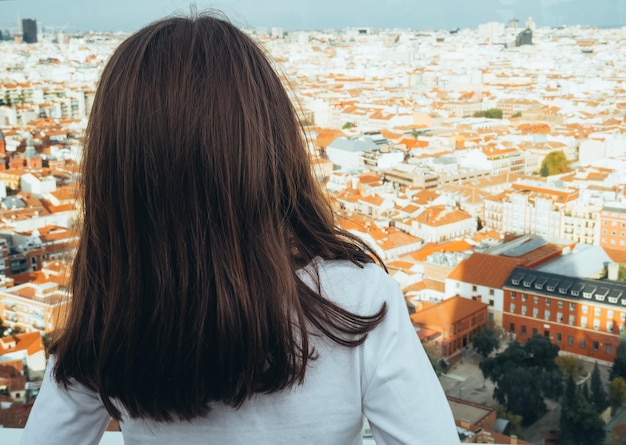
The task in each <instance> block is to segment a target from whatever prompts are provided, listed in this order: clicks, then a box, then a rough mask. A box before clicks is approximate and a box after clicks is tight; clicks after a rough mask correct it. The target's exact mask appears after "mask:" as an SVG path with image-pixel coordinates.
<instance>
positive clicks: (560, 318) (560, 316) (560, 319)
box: [556, 312, 563, 323]
mask: <svg viewBox="0 0 626 445" xmlns="http://www.w3.org/2000/svg"><path fill="white" fill-rule="evenodd" d="M556 321H557V322H558V323H563V312H557V313H556Z"/></svg>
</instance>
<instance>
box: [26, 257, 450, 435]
mask: <svg viewBox="0 0 626 445" xmlns="http://www.w3.org/2000/svg"><path fill="white" fill-rule="evenodd" d="M313 266H317V269H318V270H319V276H320V283H321V287H322V293H323V295H324V296H325V297H326V298H329V299H331V300H332V301H335V302H337V303H338V304H340V305H341V306H342V307H344V308H346V309H348V310H349V311H351V312H354V313H358V314H362V315H372V314H374V313H376V312H377V311H378V310H379V309H380V307H381V305H382V304H383V302H387V315H386V316H385V318H384V320H383V321H382V322H381V324H380V325H379V326H377V327H376V328H375V329H374V330H373V331H371V332H370V333H369V335H368V337H367V340H366V341H365V342H364V343H363V344H362V345H361V346H358V347H355V348H346V347H341V346H338V345H337V344H335V343H333V342H332V341H330V340H329V339H327V338H317V337H311V342H312V343H313V345H314V346H315V348H316V351H317V352H318V353H319V358H318V359H317V360H314V361H311V362H310V365H309V367H308V369H307V372H306V376H305V380H304V383H303V384H302V385H299V386H295V387H294V388H292V389H289V390H285V391H282V392H277V393H273V394H269V395H266V394H259V395H256V396H254V397H253V398H252V399H250V400H249V401H247V402H245V403H244V405H243V406H242V407H241V408H239V409H237V410H235V409H232V408H230V407H228V406H226V405H223V404H215V405H214V406H213V408H212V410H211V411H210V413H209V414H208V415H207V416H206V417H202V418H196V419H194V420H193V421H191V422H185V421H182V422H173V423H162V422H155V421H152V420H144V419H131V418H127V417H124V418H123V421H122V423H121V428H122V434H123V436H124V442H125V444H126V445H132V444H148V443H149V444H172V443H181V444H189V445H192V444H208V445H214V444H218V445H223V444H224V445H239V444H241V445H260V444H268V445H270V444H271V445H278V444H284V445H295V444H320V445H333V444H336V445H357V444H361V442H362V440H361V426H362V415H365V417H367V419H368V420H369V422H370V425H371V429H372V433H373V435H374V439H375V440H376V443H377V445H392V444H406V445H418V444H424V445H426V444H427V445H433V444H437V445H438V444H458V443H459V438H458V435H457V432H456V428H455V425H454V421H453V418H452V414H451V411H450V407H449V405H448V402H447V400H446V398H445V395H444V393H443V390H442V388H441V386H440V384H439V381H438V380H437V377H436V376H435V373H434V372H433V369H432V367H431V365H430V362H429V361H428V358H427V356H426V354H425V353H424V350H423V348H422V346H421V344H420V342H419V340H418V338H417V335H416V333H415V329H414V328H413V326H412V325H411V322H410V319H409V316H408V312H407V309H406V305H405V302H404V299H403V296H402V292H401V290H400V288H399V286H398V284H397V283H396V282H395V281H394V280H393V279H392V278H391V277H389V275H387V274H386V273H385V272H384V271H383V270H382V269H381V268H380V267H378V266H376V265H374V264H368V265H365V267H363V268H359V267H357V266H355V265H353V264H352V263H350V262H347V261H324V260H321V259H316V260H315V261H313V262H312V264H311V265H309V266H307V268H305V269H303V271H301V274H302V275H301V277H302V278H303V279H305V280H306V276H305V274H304V272H305V271H306V270H310V268H312V267H313ZM50 362H52V360H51V361H50ZM155 390H160V391H167V390H168V388H155ZM108 422H109V415H108V413H107V412H106V410H105V409H104V406H103V405H102V402H101V401H100V398H99V396H98V395H97V394H96V393H94V392H92V391H90V390H88V389H86V388H85V387H84V386H82V385H79V384H76V385H74V386H72V387H70V388H69V389H67V390H65V389H64V388H63V387H62V386H59V385H57V383H56V382H55V381H54V380H53V379H52V378H51V375H50V363H49V364H48V369H47V370H46V374H45V377H44V382H43V384H42V388H41V390H40V392H39V396H38V397H37V400H36V403H35V405H34V407H33V410H32V412H31V414H30V418H29V420H28V423H27V424H26V428H25V431H24V434H23V436H22V441H21V443H22V444H43V443H45V444H63V445H65V444H97V443H98V441H99V440H100V437H101V436H102V434H103V431H104V429H105V428H106V426H107V424H108Z"/></svg>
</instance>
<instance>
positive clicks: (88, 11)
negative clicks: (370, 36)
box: [0, 0, 626, 31]
mask: <svg viewBox="0 0 626 445" xmlns="http://www.w3.org/2000/svg"><path fill="white" fill-rule="evenodd" d="M194 3H195V5H196V7H197V9H198V10H205V9H211V8H213V9H218V10H221V11H223V12H224V13H225V14H226V15H227V17H229V18H230V20H231V21H233V22H234V23H235V24H237V25H238V26H241V27H260V26H265V27H268V28H269V27H272V26H279V27H282V28H284V30H285V31H293V30H307V29H331V28H332V29H341V28H345V27H375V28H413V29H456V28H476V27H477V26H478V25H479V24H481V23H486V22H492V21H499V22H503V23H506V22H507V21H508V20H509V19H511V18H514V17H515V18H517V19H519V20H520V23H521V24H523V23H524V22H525V21H526V19H527V18H528V17H529V16H532V17H533V19H534V21H535V23H536V24H537V25H539V26H560V25H591V26H597V27H621V26H626V0H217V1H211V2H209V1H202V0H197V1H195V2H190V1H189V0H187V1H183V0H105V1H102V0H0V30H2V29H10V30H16V23H17V17H18V16H19V17H20V18H21V19H24V18H31V19H36V20H37V21H38V22H39V23H41V24H42V25H43V26H44V27H45V29H56V30H58V29H60V28H61V27H63V26H64V25H66V24H67V28H66V30H67V31H90V30H93V31H135V30H137V29H139V28H140V27H142V26H143V25H145V24H147V23H149V22H151V21H153V20H156V19H158V18H161V17H164V16H167V15H169V14H171V13H173V12H176V11H178V12H182V13H186V12H189V10H190V5H191V4H194Z"/></svg>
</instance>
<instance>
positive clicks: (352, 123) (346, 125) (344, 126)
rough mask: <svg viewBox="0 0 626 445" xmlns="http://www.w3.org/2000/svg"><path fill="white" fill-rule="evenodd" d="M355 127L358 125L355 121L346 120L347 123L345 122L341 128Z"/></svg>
mask: <svg viewBox="0 0 626 445" xmlns="http://www.w3.org/2000/svg"><path fill="white" fill-rule="evenodd" d="M354 127H356V125H355V124H354V122H350V121H348V122H346V123H345V124H343V125H342V126H341V129H342V130H348V129H350V128H354Z"/></svg>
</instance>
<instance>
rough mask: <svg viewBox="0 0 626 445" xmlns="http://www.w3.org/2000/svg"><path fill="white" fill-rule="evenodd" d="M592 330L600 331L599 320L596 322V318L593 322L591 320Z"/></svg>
mask: <svg viewBox="0 0 626 445" xmlns="http://www.w3.org/2000/svg"><path fill="white" fill-rule="evenodd" d="M593 328H594V329H595V330H596V331H597V330H599V329H600V320H598V319H597V318H596V319H595V320H593Z"/></svg>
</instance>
